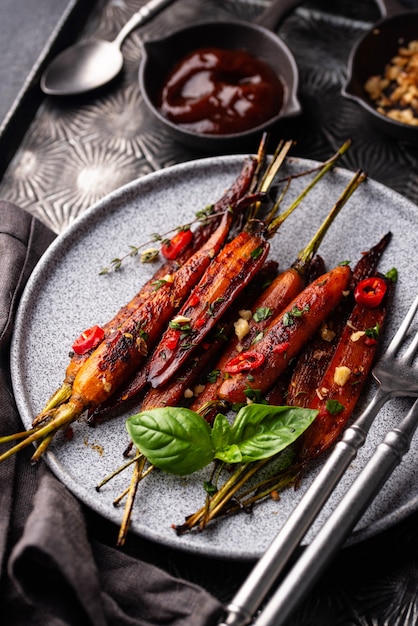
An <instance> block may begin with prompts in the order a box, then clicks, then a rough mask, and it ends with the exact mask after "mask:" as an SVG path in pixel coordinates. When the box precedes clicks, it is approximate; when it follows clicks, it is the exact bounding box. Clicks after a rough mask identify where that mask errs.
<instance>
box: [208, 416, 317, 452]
mask: <svg viewBox="0 0 418 626" xmlns="http://www.w3.org/2000/svg"><path fill="white" fill-rule="evenodd" d="M317 414H318V411H317V410H314V409H302V408H296V407H287V406H283V407H280V406H279V407H278V406H269V405H265V404H250V405H247V406H245V407H243V408H242V409H240V411H239V412H238V415H237V417H236V419H235V421H234V423H233V425H232V427H231V431H232V439H231V444H230V446H229V447H230V448H231V452H232V454H233V457H234V458H237V450H236V447H235V446H237V447H238V449H239V451H240V453H241V459H240V460H241V461H243V462H249V461H258V460H260V459H265V458H268V457H269V456H272V455H274V454H277V453H278V452H280V451H281V450H283V449H284V448H286V447H287V446H289V445H290V444H291V443H293V442H294V441H295V440H296V439H297V438H298V437H299V436H300V435H301V434H302V433H303V432H304V431H305V430H306V428H308V426H309V425H310V424H311V423H312V422H313V420H314V419H315V417H316V416H317ZM229 447H228V448H224V449H222V450H216V451H215V457H216V458H218V459H221V460H223V461H227V462H232V461H230V460H229V459H228V457H229ZM234 462H237V461H234Z"/></svg>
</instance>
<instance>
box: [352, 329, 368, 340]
mask: <svg viewBox="0 0 418 626" xmlns="http://www.w3.org/2000/svg"><path fill="white" fill-rule="evenodd" d="M365 334H366V332H365V331H364V330H358V331H357V332H355V333H353V334H352V335H351V337H350V339H351V341H358V340H359V339H360V338H361V337H363V335H365Z"/></svg>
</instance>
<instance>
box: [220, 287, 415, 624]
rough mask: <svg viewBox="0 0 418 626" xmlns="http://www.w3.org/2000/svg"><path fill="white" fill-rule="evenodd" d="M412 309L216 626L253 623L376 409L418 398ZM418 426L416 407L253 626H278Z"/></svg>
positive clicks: (358, 445) (388, 438)
mask: <svg viewBox="0 0 418 626" xmlns="http://www.w3.org/2000/svg"><path fill="white" fill-rule="evenodd" d="M417 309H418V296H417V297H416V298H415V300H414V302H413V303H412V305H411V307H410V309H409V311H408V313H407V314H406V316H405V318H404V320H403V321H402V323H401V325H400V326H399V329H398V330H397V332H396V334H395V336H394V337H393V339H392V341H391V342H390V344H389V346H388V348H387V350H386V352H385V354H383V355H382V356H381V357H380V359H379V362H378V364H377V365H376V366H375V367H374V369H373V377H374V379H375V380H376V382H377V383H378V385H379V386H378V389H377V391H376V393H375V395H374V397H373V399H372V400H371V402H370V403H369V404H368V406H367V407H366V409H365V410H364V411H363V413H362V414H361V415H360V416H359V418H358V419H357V420H356V421H355V422H354V423H353V424H352V425H351V426H350V427H349V428H347V429H346V431H345V433H344V435H343V437H342V439H341V440H340V441H339V442H338V443H337V444H336V446H335V448H334V450H333V452H332V453H331V454H330V456H329V457H328V460H327V461H326V462H325V464H324V466H323V468H322V469H321V471H320V472H319V474H318V475H317V477H316V478H315V480H314V481H313V482H312V485H311V486H310V487H309V489H308V490H307V492H306V493H305V495H304V496H303V497H302V499H301V500H300V502H299V504H298V505H297V506H296V507H295V509H294V510H293V512H292V514H291V515H290V516H289V518H288V519H287V521H286V522H285V524H284V525H283V527H282V528H281V529H280V531H279V533H278V534H277V536H276V537H275V539H274V540H273V542H272V543H271V545H270V546H269V548H268V549H267V550H266V552H265V554H264V555H263V556H262V557H261V558H260V560H259V561H258V562H257V563H256V565H255V567H254V568H253V570H252V571H251V572H250V574H249V576H248V578H247V579H246V580H245V581H244V583H243V585H242V586H241V588H240V589H239V590H238V592H237V593H236V595H235V597H234V598H233V600H232V601H231V603H230V604H229V605H228V607H227V615H226V617H225V619H224V621H223V622H222V623H221V624H220V626H245V625H246V624H249V623H250V622H251V621H252V619H253V616H254V615H255V613H256V611H257V610H258V608H259V607H260V605H261V603H262V602H263V600H264V599H265V597H266V596H267V594H268V592H269V590H270V589H271V587H272V585H273V583H274V582H275V581H276V580H277V578H278V576H279V574H280V573H281V572H282V571H283V569H284V567H285V565H286V564H287V563H288V561H289V560H290V558H291V556H292V555H293V554H294V552H295V550H296V548H297V547H298V546H299V544H300V542H301V541H302V539H303V537H304V536H305V534H306V533H307V531H308V530H309V528H310V527H311V525H312V523H313V521H314V520H315V519H316V517H317V515H318V514H319V512H320V511H321V509H322V508H323V506H324V504H325V503H326V502H327V500H328V498H329V497H330V495H331V493H332V492H333V491H334V489H335V487H336V485H337V484H338V482H339V481H340V480H341V478H342V476H343V474H344V473H345V471H346V470H347V468H348V467H349V465H350V463H351V462H352V461H353V460H354V459H355V458H356V456H357V452H358V450H359V449H360V448H361V446H363V444H364V442H365V441H366V437H367V434H368V432H369V430H370V428H371V426H372V423H373V420H374V419H375V417H376V415H377V414H378V412H379V411H380V409H381V408H382V406H383V405H384V404H385V403H386V402H387V401H388V400H390V399H391V398H394V397H401V396H403V397H418V368H414V367H412V365H413V360H414V357H415V354H416V352H417V349H418V333H416V334H415V336H414V337H413V339H412V341H411V343H410V345H409V347H408V348H407V349H406V350H405V351H404V352H403V353H402V354H401V349H402V347H403V346H404V343H405V340H406V338H407V333H408V330H409V327H410V325H411V323H412V320H413V319H414V317H415V315H416V312H417ZM417 424H418V400H417V401H415V403H414V405H413V407H412V408H411V410H410V411H409V412H408V415H407V416H406V418H405V419H404V420H403V421H402V422H401V423H400V424H399V425H398V426H397V427H396V428H394V429H393V430H391V431H390V432H389V433H388V434H387V435H386V437H385V440H384V442H383V443H382V444H380V446H378V448H377V450H376V453H375V454H374V455H373V457H372V459H371V460H370V461H369V463H368V464H367V465H366V467H365V468H364V470H363V471H362V472H361V473H360V475H359V476H358V477H357V479H356V480H355V481H354V483H353V484H352V486H351V487H350V489H349V490H348V491H347V493H346V494H345V496H344V498H343V499H342V501H341V502H340V503H339V505H337V507H336V508H335V510H334V512H333V513H332V514H331V515H330V517H329V518H328V520H327V522H326V523H325V524H324V526H323V527H322V529H321V530H320V531H319V533H318V534H317V536H316V537H315V539H314V540H313V541H312V542H311V543H310V545H309V546H308V547H307V548H306V549H305V551H304V552H303V554H302V556H301V557H300V559H299V560H298V561H297V563H296V564H295V565H294V567H293V569H292V570H291V571H290V573H289V575H288V576H287V577H286V578H285V580H284V581H283V583H282V584H281V585H280V586H279V588H278V590H277V592H276V594H275V595H274V596H273V597H272V598H271V600H270V601H269V603H268V604H267V605H266V607H265V608H264V610H263V612H262V614H261V615H260V616H259V617H258V619H257V620H256V622H255V625H256V626H280V625H281V624H283V623H284V621H285V620H286V619H287V617H288V616H289V614H290V613H291V612H292V611H293V610H294V608H295V607H296V605H297V603H298V602H299V601H300V599H301V598H302V596H303V595H304V594H305V593H306V591H307V590H308V589H309V588H310V586H312V584H313V583H314V581H315V580H316V578H317V577H318V576H319V574H320V573H321V572H322V570H323V568H324V567H325V565H326V564H327V563H328V562H329V560H330V559H331V557H332V555H333V554H334V553H335V551H336V550H337V548H338V547H339V546H340V545H341V544H342V542H343V541H344V539H345V538H346V536H347V534H348V533H349V532H350V531H351V530H352V528H353V527H354V526H355V524H356V522H357V521H358V519H359V518H360V517H361V515H362V514H363V512H364V511H365V509H366V508H367V506H368V505H369V504H370V502H371V501H372V500H373V499H374V497H375V496H376V494H377V493H378V491H379V489H380V488H381V486H382V485H383V484H384V482H386V480H387V478H388V477H389V476H390V474H391V473H392V471H393V469H394V468H395V467H396V465H398V464H399V463H400V462H401V459H402V457H403V456H404V454H405V453H406V452H407V450H408V448H409V443H410V440H411V439H412V436H413V434H414V432H415V429H416V427H417Z"/></svg>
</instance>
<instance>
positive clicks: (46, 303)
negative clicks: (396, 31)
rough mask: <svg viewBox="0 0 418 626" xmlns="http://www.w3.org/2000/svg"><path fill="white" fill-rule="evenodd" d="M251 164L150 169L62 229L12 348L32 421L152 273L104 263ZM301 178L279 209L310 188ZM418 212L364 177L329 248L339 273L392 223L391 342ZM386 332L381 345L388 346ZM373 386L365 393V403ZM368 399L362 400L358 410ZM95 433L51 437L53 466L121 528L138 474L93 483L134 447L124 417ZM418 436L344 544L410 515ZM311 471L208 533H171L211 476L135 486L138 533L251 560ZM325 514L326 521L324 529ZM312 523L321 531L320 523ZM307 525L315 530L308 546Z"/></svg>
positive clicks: (183, 214)
mask: <svg viewBox="0 0 418 626" xmlns="http://www.w3.org/2000/svg"><path fill="white" fill-rule="evenodd" d="M242 163H243V156H228V157H221V158H219V157H216V158H210V159H201V160H198V161H193V162H189V163H185V164H181V165H177V166H174V167H172V168H169V169H166V170H162V171H159V172H157V173H154V174H150V175H149V176H146V177H145V178H142V179H140V180H138V181H134V182H132V183H130V184H128V185H127V186H124V187H122V188H121V189H119V190H117V191H116V192H114V193H112V194H111V195H110V196H108V197H107V198H106V199H104V200H103V201H100V202H99V203H98V204H96V205H95V206H94V207H92V208H91V209H90V210H88V211H87V212H86V213H85V214H84V215H83V216H82V217H81V218H79V219H78V220H76V221H75V222H74V224H73V225H72V226H70V227H69V228H68V229H67V230H66V231H65V233H64V234H62V235H61V236H59V237H58V238H57V240H56V241H55V242H54V244H53V245H52V246H51V247H50V249H49V250H48V251H47V253H46V254H45V255H44V257H43V258H42V259H41V261H40V263H39V264H38V266H37V267H36V269H35V271H34V273H33V275H32V277H31V279H30V281H29V283H28V285H27V288H26V290H25V292H24V296H23V298H22V301H21V305H20V309H19V312H18V316H17V321H16V325H15V334H14V338H13V345H12V357H11V366H12V377H13V386H14V392H15V395H16V400H17V403H18V408H19V410H20V413H21V416H22V420H23V422H24V425H25V427H26V428H28V427H29V426H30V424H31V420H32V418H33V416H34V415H35V414H36V413H37V412H38V411H39V410H40V409H41V408H42V406H43V405H44V403H45V401H46V399H47V398H48V397H49V396H50V395H51V393H52V392H53V391H54V390H55V389H56V388H57V387H58V386H59V385H60V384H61V381H62V378H63V373H64V371H65V368H66V366H67V363H68V356H67V355H68V352H69V350H70V347H71V344H72V342H73V339H74V338H75V337H76V336H78V334H79V333H80V332H81V331H82V330H83V329H84V328H87V327H89V326H90V325H92V324H94V323H98V324H101V323H104V322H105V321H106V320H107V319H109V318H110V317H112V316H113V314H114V313H115V312H116V311H117V310H118V308H119V307H120V306H121V305H122V304H124V303H125V302H126V301H128V300H129V299H130V298H131V297H132V295H133V294H134V293H135V292H136V291H137V290H138V288H139V287H140V286H141V284H142V283H143V282H144V280H145V279H146V278H147V277H149V275H150V273H151V272H152V271H153V270H152V268H151V267H150V266H148V265H141V264H140V263H138V262H137V261H136V260H135V259H132V260H131V261H130V263H128V264H127V265H126V266H124V268H123V269H122V271H120V272H118V273H111V274H108V275H106V276H99V271H100V269H101V268H102V267H103V266H105V265H108V264H109V262H110V260H111V259H113V258H114V257H117V256H121V255H122V254H124V252H125V251H128V249H129V245H131V244H133V245H137V244H141V243H144V242H145V241H147V239H148V238H149V235H151V234H152V233H155V232H162V231H167V230H169V228H174V227H176V226H178V225H180V224H183V223H187V222H189V221H191V220H192V219H193V217H194V214H195V212H196V211H197V210H199V209H201V208H203V207H205V206H206V205H207V204H209V203H211V202H214V201H215V200H217V199H218V197H219V196H220V195H221V194H222V193H223V191H224V190H225V188H226V187H228V186H229V185H230V184H231V182H232V181H233V179H234V178H235V176H236V175H237V173H238V172H239V171H240V169H241V166H242ZM312 165H313V162H312V161H305V160H299V159H289V160H288V162H287V164H286V167H285V170H286V171H290V173H295V172H300V171H305V170H307V169H309V168H310V167H312ZM351 177H352V173H351V172H348V171H346V170H342V169H336V170H335V171H334V172H332V173H331V174H328V175H327V177H326V178H325V179H324V180H323V181H322V182H321V183H320V184H319V185H318V186H317V187H316V188H315V189H314V191H313V192H311V194H310V195H309V196H308V198H307V199H306V200H305V201H304V203H303V205H301V206H300V207H299V208H298V209H297V210H296V211H295V212H294V213H293V215H292V216H291V217H290V218H289V219H288V220H287V221H286V222H285V224H284V225H283V227H282V228H281V230H280V231H279V233H278V234H277V235H276V237H275V239H274V240H273V242H272V253H271V256H272V257H274V258H276V259H277V260H279V262H280V267H281V268H283V269H284V268H286V267H287V266H288V265H289V264H291V263H292V262H293V261H294V260H295V258H296V256H297V253H298V252H299V250H300V249H301V248H303V247H304V245H305V244H306V243H307V242H308V240H309V239H310V238H311V236H312V235H313V233H314V232H315V231H316V229H317V227H318V225H319V224H320V222H321V221H322V219H323V218H324V216H325V215H326V214H327V213H328V211H329V210H330V208H331V205H332V204H333V203H334V202H335V200H336V199H337V198H338V196H339V195H340V193H341V191H342V190H343V188H344V187H345V185H346V184H347V183H348V181H349V180H350V178H351ZM306 182H307V181H306V179H305V178H304V177H301V178H298V179H294V180H293V182H292V185H291V190H290V192H289V195H288V197H287V200H286V203H285V206H287V205H288V204H287V203H288V202H290V199H291V197H293V196H294V195H295V194H296V193H297V192H298V191H300V190H301V189H302V188H303V187H304V186H305V185H306ZM417 217H418V212H417V207H416V206H415V205H413V204H411V203H410V202H409V201H408V200H406V199H405V198H403V197H402V196H400V195H398V194H396V193H394V192H392V191H390V190H389V189H387V188H385V187H383V186H382V185H380V184H378V183H375V182H373V181H368V182H367V183H365V184H363V186H362V187H361V188H360V189H359V190H358V191H357V192H356V193H355V194H354V196H353V197H352V198H351V200H350V201H349V204H347V205H346V206H345V207H344V208H343V210H342V212H341V214H340V215H339V216H338V218H337V220H336V221H335V223H334V224H333V226H332V227H331V230H330V232H329V233H328V235H327V236H326V238H325V240H324V242H323V244H322V246H321V250H320V252H321V254H322V256H323V257H324V259H325V260H326V263H327V266H328V267H331V266H333V265H334V264H337V263H339V262H340V261H343V260H347V259H350V260H352V261H353V264H354V262H355V261H356V260H357V259H358V258H359V256H360V254H361V252H362V251H364V250H366V249H368V248H369V247H371V246H372V245H374V244H375V243H377V241H378V240H379V239H380V237H381V236H382V235H384V234H385V233H386V232H387V231H388V230H391V231H392V232H393V240H392V243H391V245H390V247H389V249H388V250H387V252H386V253H385V256H384V258H383V260H382V262H381V265H380V269H381V270H382V271H387V270H389V269H390V268H391V267H393V266H395V267H397V269H398V271H399V277H400V279H399V283H398V286H397V289H396V297H395V300H394V304H393V307H392V310H391V315H390V318H391V321H390V324H389V327H388V328H387V332H386V338H387V339H388V338H389V337H390V336H392V334H393V331H394V329H395V327H396V326H397V325H398V323H399V320H400V319H401V318H402V317H403V315H404V314H405V312H406V310H407V308H408V306H409V304H410V302H411V301H412V299H413V296H414V293H415V291H416V272H415V271H414V270H413V268H412V267H411V259H413V258H414V254H415V249H416V246H417V236H416V224H417ZM387 339H386V340H387ZM372 391H373V383H371V384H370V388H369V389H368V390H367V392H366V393H365V395H364V398H363V399H362V402H361V404H364V403H365V402H366V401H367V399H368V398H369V397H370V394H371V392H372ZM408 406H410V402H409V400H402V401H398V400H396V401H391V402H390V403H389V404H388V405H387V406H386V407H385V408H384V409H383V410H382V411H381V413H380V415H379V418H378V420H377V422H376V424H375V426H374V427H373V429H372V431H371V433H370V435H369V438H368V441H367V444H366V445H365V446H364V448H363V449H362V450H361V452H360V454H359V456H358V458H357V459H356V461H355V462H354V463H353V465H352V467H351V468H350V469H349V471H348V472H347V475H346V477H345V478H344V480H343V482H342V484H341V486H340V488H339V489H338V490H337V492H336V494H334V496H333V498H332V499H331V502H330V506H331V505H332V504H333V503H335V502H336V500H337V499H338V497H339V496H340V495H341V493H342V490H343V489H345V488H346V486H347V485H348V484H349V481H351V480H352V478H353V477H354V476H355V475H357V473H358V472H359V470H360V469H361V467H362V466H363V465H364V463H365V462H366V460H367V458H368V457H369V456H370V454H371V453H372V451H373V449H374V447H375V445H376V444H377V443H378V442H379V441H380V440H381V438H382V437H383V434H384V432H385V431H386V429H387V428H388V427H389V426H392V425H394V424H395V423H396V421H397V420H398V419H399V418H400V417H401V415H402V414H403V413H404V412H405V410H406V408H407V407H408ZM360 408H361V407H359V410H360ZM126 417H128V415H126V414H125V415H120V416H119V417H118V418H115V419H113V420H112V421H109V422H108V423H104V424H102V425H100V426H99V427H97V428H95V429H92V428H91V427H89V426H87V425H86V424H85V423H84V421H83V420H80V421H79V422H77V423H76V424H75V425H74V438H73V440H72V441H71V442H66V441H65V440H64V438H63V437H61V436H57V437H56V441H55V442H54V443H53V445H51V448H50V450H49V452H48V454H47V462H48V464H49V466H50V467H51V469H52V470H53V471H54V473H55V474H56V475H57V476H58V478H59V479H60V480H61V481H62V482H63V483H64V484H65V485H66V486H67V487H68V488H69V489H70V490H71V491H72V492H73V493H74V494H75V495H76V496H77V497H78V498H79V499H80V500H82V501H83V502H84V503H85V504H86V505H88V506H89V507H91V508H92V509H94V510H95V511H97V512H98V513H100V514H101V515H103V516H104V517H106V518H108V519H110V520H112V521H113V522H115V524H117V525H119V524H120V522H121V519H122V509H121V508H115V507H114V506H113V504H112V502H113V499H114V498H115V497H116V496H117V495H118V494H119V493H120V492H121V491H122V490H123V489H124V487H125V486H126V485H127V484H128V481H129V478H130V472H129V471H128V472H127V473H126V472H125V473H124V474H121V475H119V476H118V477H117V478H116V479H114V480H113V481H112V482H110V483H109V484H108V485H107V486H106V487H105V488H103V490H102V491H101V492H100V493H97V492H96V490H95V485H96V484H97V483H98V482H99V481H100V480H101V479H102V478H103V477H104V476H105V475H107V474H108V473H109V472H111V471H112V470H114V469H115V468H117V467H119V465H120V464H121V463H122V452H123V450H124V449H125V446H126V444H127V443H128V437H127V434H126V431H125V426H124V419H125V418H126ZM416 447H417V443H416V442H414V443H413V446H412V451H411V452H410V453H409V454H408V455H407V456H406V458H405V460H404V463H403V464H402V466H401V467H400V468H398V470H397V471H395V473H394V474H393V476H392V478H391V479H390V481H389V483H388V484H387V485H386V487H385V488H384V489H383V490H382V491H381V493H380V494H379V497H378V498H377V499H376V501H375V502H374V504H373V506H371V507H370V508H369V510H368V512H367V513H366V514H365V515H364V517H363V518H362V520H361V522H360V523H359V525H358V527H357V529H356V530H355V532H354V534H353V535H352V536H351V538H350V541H351V542H353V541H358V540H363V539H365V538H366V537H369V536H371V535H374V534H376V533H377V532H378V531H380V530H382V529H385V528H388V527H389V526H391V525H393V524H394V523H395V522H397V521H399V520H400V519H402V518H403V517H405V515H407V514H408V513H410V512H412V511H414V510H416V508H417V503H418V500H417V496H418V487H417V485H416V480H415V477H416V476H415V464H414V457H415V454H416V452H417V450H416ZM314 474H315V469H312V470H311V471H310V473H309V474H307V475H306V477H305V480H304V481H303V483H302V486H301V488H300V489H299V490H298V491H296V492H295V491H293V490H288V491H287V492H285V493H283V495H282V497H281V500H280V501H279V502H273V501H268V502H265V503H263V504H261V505H260V506H258V507H256V508H255V510H254V512H253V513H252V514H245V513H243V514H240V515H237V516H235V517H232V518H230V519H225V520H222V521H220V522H218V523H216V524H214V525H212V526H210V527H209V528H207V530H206V531H205V532H203V533H190V534H187V535H184V536H182V537H177V536H176V534H175V533H174V531H173V530H172V528H171V525H172V524H173V523H181V522H182V521H183V520H184V517H185V516H186V515H188V514H189V513H192V512H194V511H195V510H196V509H197V508H199V507H200V506H201V504H202V502H203V498H204V495H203V491H202V487H201V484H202V480H203V479H204V478H206V477H207V476H208V471H202V472H199V473H197V474H194V475H192V476H190V477H186V478H176V477H172V476H168V475H163V474H161V473H157V472H155V473H154V475H152V476H151V477H150V478H149V479H147V480H146V481H145V482H144V483H143V484H142V486H141V488H140V490H139V493H138V496H137V501H136V503H135V508H134V511H133V519H132V526H131V530H132V532H134V533H138V534H140V535H142V536H145V537H147V538H148V539H151V540H154V541H158V542H161V543H163V544H166V545H168V546H171V547H174V548H178V549H184V550H187V551H192V552H194V553H200V554H206V555H211V556H214V557H229V558H234V559H244V558H257V557H259V556H260V555H261V554H262V553H263V551H264V550H265V549H266V547H267V546H268V544H269V543H270V541H271V539H272V538H273V536H274V535H275V533H276V532H277V531H278V529H279V528H280V526H281V524H282V523H283V521H284V520H285V519H286V517H287V515H288V514H289V512H290V511H291V509H292V507H293V506H294V505H295V503H296V502H297V500H298V499H299V498H300V496H301V495H302V493H303V491H304V490H305V489H306V487H307V486H308V485H309V484H310V482H311V480H312V478H313V476H314ZM327 511H329V509H326V510H325V511H324V513H323V514H322V515H321V516H320V517H319V519H318V522H317V524H318V523H320V522H321V521H322V520H323V519H324V518H325V516H326V514H327ZM317 524H315V526H314V528H313V530H315V528H316V527H317ZM311 535H312V532H311V533H310V534H308V536H307V538H306V541H309V538H310V537H311Z"/></svg>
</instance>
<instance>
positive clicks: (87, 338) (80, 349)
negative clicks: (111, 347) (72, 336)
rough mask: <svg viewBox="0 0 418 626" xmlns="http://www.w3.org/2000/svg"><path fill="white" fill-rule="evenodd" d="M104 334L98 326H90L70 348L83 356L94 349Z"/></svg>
mask: <svg viewBox="0 0 418 626" xmlns="http://www.w3.org/2000/svg"><path fill="white" fill-rule="evenodd" d="M104 335H105V332H104V330H103V328H101V327H100V326H92V327H91V328H87V330H84V331H83V332H82V333H81V335H80V336H79V337H77V339H76V340H75V341H74V343H73V345H72V348H73V350H74V352H75V353H76V354H85V353H86V352H88V351H89V350H91V349H92V348H95V347H96V346H98V345H99V343H100V342H101V341H102V339H103V338H104Z"/></svg>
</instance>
